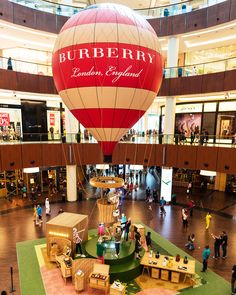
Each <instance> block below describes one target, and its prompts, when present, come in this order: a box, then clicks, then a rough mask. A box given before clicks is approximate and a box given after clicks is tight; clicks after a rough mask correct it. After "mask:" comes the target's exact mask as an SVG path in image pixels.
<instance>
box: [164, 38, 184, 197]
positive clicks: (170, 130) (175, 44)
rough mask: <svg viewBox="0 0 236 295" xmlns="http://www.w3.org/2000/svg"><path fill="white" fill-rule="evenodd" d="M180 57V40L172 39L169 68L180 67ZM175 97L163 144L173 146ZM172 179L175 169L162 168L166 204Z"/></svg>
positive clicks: (168, 107)
mask: <svg viewBox="0 0 236 295" xmlns="http://www.w3.org/2000/svg"><path fill="white" fill-rule="evenodd" d="M178 55H179V39H178V38H176V37H171V38H169V40H168V52H167V67H168V68H172V67H177V66H178ZM177 73H178V71H177V69H176V68H175V69H170V70H169V72H167V73H166V77H167V78H168V77H173V74H174V77H176V76H177ZM175 105H176V98H175V97H166V103H165V124H164V140H163V143H169V144H172V143H173V140H174V131H175ZM172 179H173V168H171V167H162V170H161V193H160V197H164V199H165V200H166V202H170V201H171V195H172Z"/></svg>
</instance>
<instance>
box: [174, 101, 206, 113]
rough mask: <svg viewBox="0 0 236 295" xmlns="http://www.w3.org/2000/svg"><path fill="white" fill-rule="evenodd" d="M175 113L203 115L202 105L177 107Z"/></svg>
mask: <svg viewBox="0 0 236 295" xmlns="http://www.w3.org/2000/svg"><path fill="white" fill-rule="evenodd" d="M175 112H176V113H201V112H202V103H197V104H181V105H177V106H176V111H175Z"/></svg>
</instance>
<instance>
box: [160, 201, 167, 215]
mask: <svg viewBox="0 0 236 295" xmlns="http://www.w3.org/2000/svg"><path fill="white" fill-rule="evenodd" d="M165 204H166V201H165V200H164V197H161V200H160V214H161V215H166V210H165Z"/></svg>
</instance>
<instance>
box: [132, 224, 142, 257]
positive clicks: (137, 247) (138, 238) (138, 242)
mask: <svg viewBox="0 0 236 295" xmlns="http://www.w3.org/2000/svg"><path fill="white" fill-rule="evenodd" d="M134 237H135V257H136V259H140V258H141V256H140V255H139V252H140V250H141V249H142V244H141V235H140V230H139V229H137V230H136V233H135V236H134Z"/></svg>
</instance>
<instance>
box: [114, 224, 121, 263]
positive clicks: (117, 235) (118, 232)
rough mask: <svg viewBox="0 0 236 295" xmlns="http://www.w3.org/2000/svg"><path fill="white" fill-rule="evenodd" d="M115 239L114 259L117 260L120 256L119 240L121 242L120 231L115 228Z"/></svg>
mask: <svg viewBox="0 0 236 295" xmlns="http://www.w3.org/2000/svg"><path fill="white" fill-rule="evenodd" d="M114 239H115V248H116V254H115V256H116V258H118V256H119V255H120V240H121V229H120V228H119V227H117V229H116V233H115V236H114Z"/></svg>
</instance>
